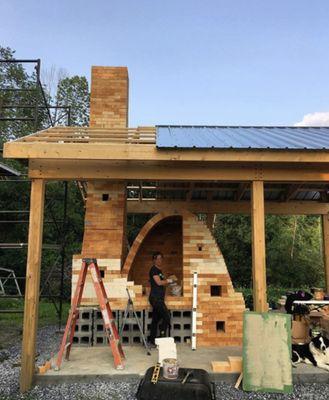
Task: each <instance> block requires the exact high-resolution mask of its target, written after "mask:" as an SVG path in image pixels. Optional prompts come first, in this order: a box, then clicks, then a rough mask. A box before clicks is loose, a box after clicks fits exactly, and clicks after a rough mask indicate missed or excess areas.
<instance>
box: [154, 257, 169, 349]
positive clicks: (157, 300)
mask: <svg viewBox="0 0 329 400" xmlns="http://www.w3.org/2000/svg"><path fill="white" fill-rule="evenodd" d="M152 259H153V265H152V267H151V269H150V273H149V276H150V284H151V292H150V296H149V301H150V304H151V306H152V308H153V310H152V323H151V332H150V340H149V341H150V344H151V345H155V338H156V336H157V328H158V323H159V321H160V320H162V323H161V325H160V336H161V337H164V336H166V332H167V329H168V327H169V326H170V313H169V310H168V308H167V306H166V304H165V302H164V298H165V293H166V286H167V285H169V284H170V283H173V279H165V277H164V275H163V273H162V270H161V265H162V260H163V255H162V253H160V252H159V251H157V252H156V253H154V254H153V256H152Z"/></svg>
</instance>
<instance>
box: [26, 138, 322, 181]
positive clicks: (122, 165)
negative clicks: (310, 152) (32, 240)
mask: <svg viewBox="0 0 329 400" xmlns="http://www.w3.org/2000/svg"><path fill="white" fill-rule="evenodd" d="M66 146H67V144H63V147H62V148H63V150H65V147H66ZM120 146H121V145H117V147H120ZM143 146H144V145H138V146H135V152H136V153H138V151H139V148H140V147H143ZM105 147H106V146H105ZM29 176H30V177H31V178H43V179H62V180H91V179H113V180H121V179H124V180H135V179H136V180H141V179H143V180H152V181H153V180H174V181H182V180H183V181H188V180H190V181H231V182H233V181H238V182H243V181H252V180H255V179H262V180H264V181H267V182H298V181H308V182H325V181H326V182H327V181H329V165H328V166H327V167H325V168H324V167H322V168H320V167H317V168H304V169H301V168H292V167H289V168H288V167H287V168H283V167H278V168H275V166H273V167H258V166H257V165H253V164H251V165H244V166H241V165H236V166H231V167H229V166H225V165H223V164H222V163H212V164H207V163H198V164H196V163H174V162H151V161H150V162H132V161H122V162H119V161H115V160H107V161H105V160H97V161H96V160H95V161H94V160H83V161H82V160H61V161H59V160H58V159H54V160H36V159H33V160H30V162H29Z"/></svg>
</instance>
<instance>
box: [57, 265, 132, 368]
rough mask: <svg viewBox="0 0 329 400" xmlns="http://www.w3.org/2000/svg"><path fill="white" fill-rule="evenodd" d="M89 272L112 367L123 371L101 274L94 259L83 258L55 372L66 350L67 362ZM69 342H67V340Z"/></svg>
mask: <svg viewBox="0 0 329 400" xmlns="http://www.w3.org/2000/svg"><path fill="white" fill-rule="evenodd" d="M88 269H89V271H90V274H91V277H92V281H93V283H94V288H95V292H96V295H97V298H98V303H99V305H100V309H101V312H102V317H103V321H104V328H105V333H106V336H107V338H108V343H109V346H110V347H111V350H112V354H113V358H114V365H115V368H116V369H123V368H124V364H123V360H124V359H125V355H124V353H123V350H122V346H121V343H120V338H119V334H118V330H117V327H116V325H115V322H114V318H113V314H112V311H111V307H110V304H109V301H108V298H107V295H106V292H105V288H104V284H103V281H102V278H101V274H100V271H99V268H98V265H97V260H96V259H95V258H83V259H82V267H81V271H80V273H79V279H78V283H77V286H76V289H75V293H74V298H73V301H72V306H71V309H70V314H69V317H68V319H67V323H66V327H65V331H64V335H63V339H62V343H61V347H60V349H59V352H58V356H57V361H56V370H59V369H60V367H61V364H62V359H63V353H64V350H65V349H66V355H65V359H66V360H68V359H69V356H70V351H71V347H72V342H73V337H74V332H75V325H76V321H77V318H78V315H79V310H78V307H79V305H80V302H81V298H82V293H83V288H84V285H85V281H86V276H87V271H88ZM68 337H69V340H68V341H67V338H68Z"/></svg>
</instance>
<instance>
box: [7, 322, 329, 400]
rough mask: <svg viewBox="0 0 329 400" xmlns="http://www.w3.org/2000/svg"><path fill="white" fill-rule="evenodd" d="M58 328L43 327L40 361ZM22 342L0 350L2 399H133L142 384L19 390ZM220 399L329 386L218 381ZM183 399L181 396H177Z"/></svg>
mask: <svg viewBox="0 0 329 400" xmlns="http://www.w3.org/2000/svg"><path fill="white" fill-rule="evenodd" d="M55 331H56V328H55V327H47V328H42V329H39V332H38V340H37V352H38V357H37V363H38V364H41V363H43V362H44V361H45V360H46V359H47V358H49V356H50V352H53V353H56V351H57V350H58V346H59V341H60V338H61V337H60V335H58V334H57V333H56V332H55ZM19 361H20V345H17V346H13V347H10V348H8V349H6V350H1V351H0V399H1V400H2V399H3V400H9V399H10V400H11V399H13V400H14V399H25V400H32V399H40V400H43V399H44V400H57V399H58V400H87V399H88V400H96V399H97V400H103V399H104V400H105V399H106V400H121V399H122V400H132V399H135V393H136V391H137V387H138V380H134V379H132V380H131V381H127V380H125V381H124V382H118V381H115V382H102V381H100V380H95V381H94V382H93V383H71V384H68V383H64V384H61V385H52V386H47V387H40V386H36V387H34V388H33V389H32V390H31V391H30V392H29V393H27V394H25V395H21V394H20V393H19V384H18V381H19V370H20V367H19V366H17V364H18V363H19ZM216 398H217V399H223V400H233V399H234V400H240V399H241V400H244V399H250V400H251V399H255V400H257V399H262V400H267V399H280V400H284V399H296V400H297V399H300V400H328V399H329V385H326V384H312V385H295V387H294V393H293V394H291V395H281V394H269V393H247V392H243V391H241V390H236V389H234V387H233V386H232V385H230V384H227V383H219V384H216ZM176 400H179V399H176Z"/></svg>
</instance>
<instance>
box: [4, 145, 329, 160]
mask: <svg viewBox="0 0 329 400" xmlns="http://www.w3.org/2000/svg"><path fill="white" fill-rule="evenodd" d="M136 149H137V147H136V146H134V145H129V144H107V145H106V146H105V145H104V144H97V143H88V144H86V143H67V144H65V145H64V146H63V143H46V142H45V143H38V142H37V143H33V142H32V143H30V142H23V141H13V142H7V143H5V144H4V157H5V158H42V159H61V158H63V159H79V160H83V159H85V160H89V159H94V160H96V159H98V160H108V159H112V160H143V161H144V160H145V161H146V160H153V161H154V160H163V161H166V160H171V161H202V162H212V161H221V162H255V163H263V162H273V163H283V162H291V163H296V164H301V163H313V162H316V163H329V151H288V150H285V151H281V150H277V151H271V150H264V151H257V150H255V151H250V150H249V151H248V150H220V149H216V150H213V149H209V150H201V149H191V150H190V149H189V150H187V149H184V150H183V149H180V150H177V149H171V150H164V149H157V148H156V146H155V145H154V144H152V145H151V144H140V145H139V146H138V150H137V151H136Z"/></svg>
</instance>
